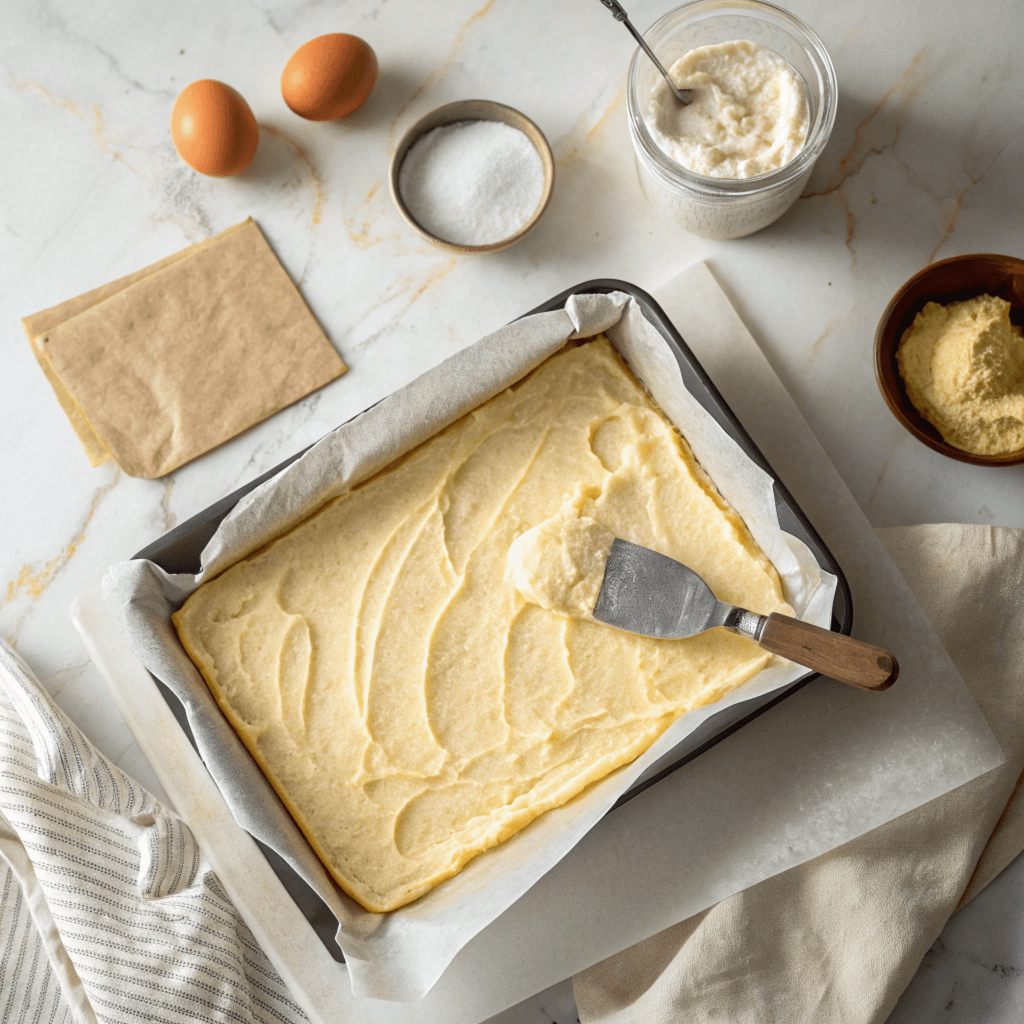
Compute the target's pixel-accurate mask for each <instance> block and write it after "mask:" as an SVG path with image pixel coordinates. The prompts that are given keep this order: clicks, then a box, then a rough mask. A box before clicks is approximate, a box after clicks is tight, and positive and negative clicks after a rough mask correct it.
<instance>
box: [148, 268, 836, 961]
mask: <svg viewBox="0 0 1024 1024" xmlns="http://www.w3.org/2000/svg"><path fill="white" fill-rule="evenodd" d="M607 292H625V293H626V294H628V295H630V296H632V298H633V299H635V300H636V302H637V303H638V304H639V305H640V308H641V309H642V310H643V313H644V315H645V316H646V317H647V319H648V320H649V321H650V323H651V324H652V325H653V326H654V327H655V328H656V329H657V330H658V331H659V333H660V334H661V335H662V336H663V337H664V338H665V340H666V341H667V342H668V344H669V346H670V347H671V349H672V351H673V353H674V354H675V357H676V361H677V362H678V364H679V369H680V372H681V373H682V376H683V381H684V383H685V384H686V387H687V389H688V390H689V392H690V394H692V395H693V397H694V398H695V399H696V400H697V401H698V402H699V403H700V405H702V406H703V407H704V409H705V410H706V411H707V412H708V413H710V415H711V416H712V417H713V418H714V419H715V420H716V421H717V422H718V424H719V426H721V427H722V429H723V430H725V432H726V433H727V434H728V435H729V436H730V437H731V438H732V439H733V440H734V441H735V442H736V443H737V444H738V445H739V446H740V448H742V449H743V451H744V452H745V453H746V454H747V455H748V456H749V457H750V459H751V460H752V461H754V462H755V463H756V464H757V465H758V466H760V467H761V468H762V469H763V470H764V471H765V472H766V473H768V474H769V475H770V476H771V477H772V479H773V480H774V481H775V488H774V491H775V504H776V508H777V509H778V515H779V523H780V525H781V526H782V529H783V530H785V531H786V532H787V533H791V534H793V536H795V537H798V538H799V539H800V540H802V541H803V542H804V543H805V544H806V545H807V546H808V548H810V550H811V552H812V553H813V554H814V557H815V558H816V559H817V561H818V564H819V566H820V567H821V568H822V569H824V570H826V571H827V572H830V573H832V575H833V576H835V577H836V580H837V586H836V593H835V598H834V601H833V605H832V626H831V628H832V629H833V631H835V632H839V633H845V634H847V635H848V634H849V633H850V630H851V628H852V626H853V602H852V599H851V597H850V588H849V585H848V584H847V582H846V578H845V577H844V576H843V572H842V570H841V569H840V567H839V565H838V563H837V562H836V560H835V559H834V558H833V557H832V554H831V552H830V551H829V550H828V548H827V547H826V546H825V542H824V541H823V540H822V539H821V537H820V536H818V533H817V531H816V530H815V529H814V527H813V526H812V525H811V524H810V522H808V520H807V517H806V516H805V515H804V514H803V512H802V511H801V510H800V507H799V506H798V505H797V503H796V502H795V501H794V500H793V498H792V496H791V495H790V493H789V491H788V490H786V487H785V485H784V484H783V482H782V481H781V480H780V478H779V474H778V473H777V472H776V471H775V470H774V469H773V468H772V466H770V465H769V464H768V461H767V460H766V459H765V457H764V456H763V455H762V454H761V452H760V451H759V450H758V448H757V446H756V445H755V444H754V442H753V440H751V438H750V435H749V434H747V432H746V431H745V430H744V429H743V427H742V425H741V424H740V422H739V420H738V419H737V418H736V416H735V415H734V414H733V412H732V410H731V409H730V408H729V406H728V405H727V404H726V403H725V400H724V399H723V398H722V396H721V395H720V394H719V393H718V390H717V388H715V386H714V384H712V382H711V380H710V378H709V377H708V376H707V374H706V373H705V372H704V370H703V368H702V367H701V365H700V363H699V362H698V361H697V359H696V357H695V356H694V354H693V353H692V352H691V351H690V349H689V347H688V346H687V344H686V342H685V341H684V340H683V339H682V337H681V336H680V335H679V332H678V331H677V330H676V329H675V327H673V326H672V324H671V322H670V321H669V319H668V317H666V315H665V313H664V312H663V311H662V309H661V307H660V306H659V305H658V304H657V303H656V302H655V301H654V299H652V298H651V296H650V295H648V294H647V293H646V292H645V291H642V290H641V289H639V288H637V287H636V286H635V285H632V284H629V283H628V282H626V281H616V280H611V279H601V280H595V281H585V282H584V283H583V284H579V285H576V286H575V287H573V288H568V289H566V290H565V291H564V292H562V293H560V294H559V295H556V296H554V298H552V299H549V300H548V301H547V302H545V303H544V304H543V305H540V306H538V307H537V308H536V309H532V310H530V312H529V313H524V314H523V316H531V315H533V314H534V313H546V312H550V311H552V310H556V309H562V308H563V307H564V306H565V303H566V301H567V299H568V298H569V296H570V295H578V294H585V293H607ZM307 450H308V449H303V451H300V452H297V453H296V454H295V455H293V456H291V458H288V459H286V460H285V461H284V462H282V463H280V465H278V466H275V467H274V468H273V469H271V470H268V471H267V472H266V473H264V474H263V475H262V476H259V477H257V478H256V479H255V480H252V481H250V482H249V483H248V484H245V485H244V486H242V487H240V488H239V489H238V490H237V491H234V492H233V493H231V494H229V495H227V496H226V497H224V498H221V499H220V500H219V501H216V502H214V503H213V504H212V505H210V506H209V507H208V508H206V509H204V510H203V511H202V512H199V513H198V514H196V515H194V516H192V518H191V519H188V520H187V521H185V522H184V523H181V524H180V525H179V526H176V527H175V528H174V529H173V530H170V531H169V532H168V533H165V534H164V535H163V536H162V537H159V538H158V539H157V540H155V541H153V543H152V544H149V545H148V546H147V547H145V548H143V549H142V550H141V551H139V552H138V553H137V554H136V555H134V556H133V557H134V558H146V559H149V560H150V561H152V562H155V563H156V564H157V565H159V566H160V567H161V568H162V569H164V570H166V571H167V572H171V573H180V572H188V573H195V572H198V571H199V567H200V555H201V553H202V550H203V548H204V547H205V546H206V543H207V541H208V540H209V539H210V537H212V536H213V534H214V532H215V531H216V529H217V527H218V526H219V525H220V523H221V520H223V519H224V517H225V516H226V515H227V514H228V513H229V512H230V511H231V509H233V508H234V507H235V505H236V504H237V503H238V502H239V501H240V500H241V499H242V498H243V497H244V496H245V495H246V494H248V493H249V492H250V491H251V490H253V489H254V488H256V487H258V486H259V485H260V484H261V483H263V482H264V481H266V480H269V479H270V478H271V477H272V476H274V475H275V474H277V473H279V472H280V471H281V470H282V469H284V468H285V466H287V465H289V464H290V463H292V462H294V461H295V460H296V459H297V458H299V457H300V456H301V455H302V454H303V453H304V452H305V451H307ZM817 678H818V674H817V673H815V672H808V673H807V674H806V675H804V676H801V677H800V678H799V679H797V680H796V681H795V682H793V683H791V684H790V685H789V686H788V687H787V688H785V689H784V690H782V691H775V692H773V693H771V694H768V695H766V696H762V697H755V698H753V699H751V700H749V701H745V702H743V703H740V704H735V705H733V706H731V707H729V708H726V709H725V710H723V711H722V712H721V713H720V714H718V715H714V716H712V717H711V718H709V719H708V720H707V721H705V722H704V723H703V724H702V725H701V726H700V727H699V728H697V729H696V730H694V732H692V733H691V734H690V735H689V736H688V737H687V738H686V739H685V740H684V741H683V743H682V744H680V745H679V746H678V747H676V748H675V749H674V750H673V751H671V752H670V753H668V754H667V755H666V756H665V757H663V758H662V759H661V760H660V761H658V762H656V763H655V764H653V765H652V766H651V767H650V768H649V769H648V770H647V771H646V772H645V773H644V774H643V775H642V776H641V777H640V778H639V779H638V780H637V782H636V783H635V784H634V785H633V787H632V788H631V789H630V790H629V791H628V792H626V793H625V794H623V796H622V797H621V798H620V799H619V800H618V801H617V802H616V803H615V805H614V806H613V807H612V809H611V810H612V811H614V810H615V808H617V807H620V806H622V804H624V803H626V802H627V801H628V800H631V799H632V798H633V797H634V796H636V795H637V794H638V793H642V792H643V791H644V790H645V789H647V788H648V787H649V786H653V785H654V784H655V783H657V782H658V781H659V780H660V779H663V778H664V777H665V776H666V775H668V774H670V773H671V772H674V771H676V770H678V769H679V768H681V767H682V766H683V765H684V764H687V763H688V762H690V761H692V760H693V759H694V758H696V757H699V756H700V755H701V754H702V753H704V752H705V751H706V750H708V749H710V748H711V747H713V746H714V745H715V744H716V743H720V742H721V741H722V740H723V739H725V737H726V736H729V735H730V734H731V733H733V732H735V731H736V730H737V729H741V728H742V727H743V726H744V725H746V724H747V723H748V722H750V721H752V720H753V719H754V718H756V717H757V716H758V715H761V714H763V713H764V712H765V711H767V710H768V709H769V708H771V707H774V706H775V705H776V704H778V703H780V702H781V701H783V700H785V699H786V698H787V697H789V696H792V694H794V693H795V692H796V691H797V690H799V689H800V688H801V687H803V686H806V685H807V684H808V683H810V682H811V681H812V680H814V679H817ZM156 682H157V686H158V687H159V688H160V692H161V694H162V695H163V697H164V700H166V701H167V704H168V705H169V706H170V709H171V711H172V712H173V713H174V716H175V718H176V719H177V721H178V722H179V723H180V725H181V727H182V729H183V730H184V731H185V734H186V735H187V736H188V738H189V741H190V742H191V743H192V745H193V746H195V740H194V739H193V736H192V731H191V729H190V728H189V725H188V719H187V718H186V716H185V709H184V708H183V706H182V705H181V703H180V701H179V700H178V699H177V697H175V696H174V694H173V693H172V692H171V691H170V690H169V689H168V688H167V687H166V686H164V685H163V683H161V682H160V680H156ZM609 813H611V811H609ZM257 842H259V841H258V840H257ZM259 845H260V848H261V849H262V850H263V853H264V855H265V856H266V858H267V860H268V861H269V862H270V865H271V867H272V868H273V869H274V871H275V872H276V874H277V875H278V877H279V878H280V879H281V882H282V884H283V885H284V887H285V888H286V889H287V890H288V893H289V894H290V895H291V897H292V899H294V900H295V902H296V903H297V904H298V906H299V908H300V909H301V910H302V912H303V914H304V915H305V917H306V919H307V920H308V921H309V922H310V925H311V926H312V928H313V929H314V931H315V932H316V933H317V935H318V937H319V938H320V940H321V942H323V944H324V945H325V946H326V947H327V949H328V951H329V952H330V954H331V956H333V957H334V959H335V960H338V961H343V960H344V957H343V956H342V953H341V950H340V949H339V948H338V945H337V943H336V942H335V941H334V936H335V932H336V930H337V921H336V920H335V918H334V915H333V914H332V913H331V911H330V910H329V909H328V908H327V905H326V904H325V903H323V901H322V900H321V899H320V898H319V897H318V896H317V895H316V893H314V892H313V890H312V889H311V888H310V887H309V886H308V885H307V884H306V883H305V882H304V881H303V880H302V879H301V878H300V877H299V876H298V875H297V874H296V873H295V872H294V871H293V870H292V869H291V868H290V867H289V866H288V864H287V863H286V862H285V861H284V860H283V859H282V858H281V857H280V856H279V855H278V854H276V853H275V852H274V851H273V850H271V849H269V848H268V847H267V846H265V845H264V844H263V843H259Z"/></svg>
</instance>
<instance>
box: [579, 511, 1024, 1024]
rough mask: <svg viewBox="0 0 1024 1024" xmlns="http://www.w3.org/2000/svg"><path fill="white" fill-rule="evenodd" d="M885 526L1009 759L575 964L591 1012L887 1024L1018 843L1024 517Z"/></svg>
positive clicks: (646, 1021) (645, 1022) (641, 1019)
mask: <svg viewBox="0 0 1024 1024" xmlns="http://www.w3.org/2000/svg"><path fill="white" fill-rule="evenodd" d="M877 532H878V535H879V537H880V538H881V540H882V543H883V544H884V545H885V548H886V550H887V551H888V552H889V554H890V556H891V557H892V559H893V561H895V563H896V565H897V566H898V567H899V570H900V572H901V573H902V575H903V577H904V579H905V580H906V582H907V583H908V585H909V586H910V588H911V590H913V592H914V596H915V597H916V598H917V599H918V601H919V602H920V603H921V606H922V608H923V609H924V611H925V613H926V614H927V616H928V619H929V621H930V622H931V624H932V626H933V628H934V629H935V631H936V633H937V634H938V635H939V638H940V639H941V640H942V642H943V644H944V646H945V647H946V649H947V651H948V652H949V655H950V657H951V658H952V659H953V662H954V663H955V664H956V667H957V669H958V670H959V671H960V673H961V675H962V676H963V678H964V681H965V682H966V683H967V685H968V687H969V688H970V690H971V693H972V694H973V696H974V698H975V700H976V701H977V702H978V706H979V707H980V708H981V710H982V712H983V714H984V715H985V717H986V719H987V720H988V723H989V725H990V726H991V727H992V730H993V732H994V733H995V734H996V737H997V738H998V740H999V742H1000V744H1001V745H1002V747H1003V750H1004V752H1005V753H1006V761H1005V763H1004V764H1002V765H1000V766H999V767H997V768H995V769H994V770H993V771H991V772H989V773H988V774H986V775H982V776H980V777H978V778H976V779H974V780H972V781H971V782H968V783H967V784H966V785H964V786H961V787H960V788H958V789H954V790H952V791H951V792H949V793H946V794H945V795H943V796H941V797H938V798H937V799H935V800H932V801H931V802H930V803H927V804H924V805H923V806H921V807H919V808H917V809H916V810H913V811H911V812H909V813H908V814H904V815H902V816H901V817H899V818H896V819H894V820H893V821H890V822H888V823H887V824H885V825H883V826H881V827H880V828H876V829H874V830H873V831H871V832H868V833H866V834H865V835H863V836H861V837H860V838H859V839H856V840H854V841H853V842H850V843H847V844H846V845H845V846H841V847H839V848H837V849H835V850H832V851H831V852H829V853H827V854H824V855H823V856H821V857H817V858H815V859H814V860H811V861H808V862H807V863H805V864H802V865H800V866H799V867H795V868H792V869H791V870H789V871H786V872H783V873H782V874H780V875H776V876H775V877H773V878H769V879H767V880H766V881H763V882H761V883H760V884H758V885H755V886H752V887H751V888H749V889H746V890H744V891H743V892H740V893H737V894H736V895H735V896H732V897H730V898H729V899H727V900H723V901H722V902H721V903H719V904H717V905H716V906H714V907H711V908H710V909H709V910H706V911H704V912H702V913H700V914H697V915H695V916H693V917H691V918H689V919H688V920H686V921H682V922H681V923H679V924H678V925H675V926H674V927H672V928H668V929H666V930H665V931H663V932H660V933H659V934H657V935H654V936H652V937H651V938H650V939H647V940H645V941H644V942H640V943H638V944H637V945H635V946H632V947H630V948H629V949H626V950H624V951H623V952H621V953H619V954H617V955H615V956H613V957H609V958H608V959H607V960H605V961H602V962H601V963H599V964H597V965H595V966H594V967H592V968H590V969H589V970H587V971H584V972H583V973H581V974H578V975H577V976H576V977H575V978H574V980H573V988H574V991H575V994H576V1001H577V1005H578V1007H579V1011H580V1019H581V1020H582V1021H583V1022H584V1024H592V1022H597V1021H601V1022H608V1024H611V1022H614V1024H668V1022H676V1021H687V1022H694V1024H698V1022H704V1021H729V1022H730V1024H765V1022H768V1021H786V1022H787V1024H790V1022H791V1024H829V1022H833V1021H835V1022H842V1024H881V1022H882V1021H884V1020H885V1019H886V1018H887V1017H888V1015H889V1014H890V1013H891V1011H892V1009H893V1007H894V1006H895V1004H896V1001H897V999H898V998H899V996H900V994H901V993H902V992H903V990H904V989H905V988H906V986H907V984H908V983H909V982H910V979H911V978H912V977H913V975H914V972H915V971H916V970H917V968H918V965H919V964H920V963H921V960H922V958H923V957H924V955H925V953H926V952H927V951H928V949H929V948H930V947H931V945H932V943H933V942H934V941H935V939H936V938H937V937H938V936H939V933H940V932H941V931H942V928H943V926H944V925H945V923H946V921H947V920H948V918H949V917H950V915H951V914H952V913H954V912H955V911H956V910H958V909H959V908H960V907H962V906H963V905H964V904H965V903H966V902H968V901H969V900H970V899H971V898H972V897H973V896H975V895H976V894H977V893H978V892H980V891H981V889H982V888H984V886H986V885H987V884H988V883H989V882H991V881H992V879H994V878H995V877H996V875H997V874H999V872H1000V871H1002V870H1003V868H1005V867H1006V866H1007V865H1008V864H1009V863H1010V861H1012V860H1013V859H1014V858H1015V857H1016V856H1017V855H1018V854H1020V852H1021V851H1022V849H1024V795H1022V789H1021V782H1022V781H1024V778H1022V776H1021V772H1022V770H1024V606H1022V604H1021V600H1020V595H1021V593H1022V592H1024V530H1011V529H1005V528H1000V527H989V526H962V525H932V526H912V527H897V528H893V529H885V530H879V531H877ZM896 685H897V686H898V685H899V682H897V683H896Z"/></svg>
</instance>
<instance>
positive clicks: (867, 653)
mask: <svg viewBox="0 0 1024 1024" xmlns="http://www.w3.org/2000/svg"><path fill="white" fill-rule="evenodd" d="M757 642H758V643H759V644H760V645H761V646H762V647H763V648H764V649H765V650H766V651H771V652H772V653H773V654H780V655H782V657H783V658H788V659H789V660H790V661H795V662H796V663H797V664H798V665H806V666H807V667H808V668H813V669H814V670H815V671H816V672H821V673H822V675H826V676H830V677H831V678H832V679H838V680H839V682H841V683H849V684H850V685H851V686H859V687H860V688H861V689H862V690H887V689H888V688H889V687H890V686H892V684H893V683H894V682H895V681H896V676H897V675H899V671H900V667H899V665H898V664H897V662H896V659H895V658H894V657H893V656H892V654H890V653H889V651H886V650H884V649H883V648H881V647H874V646H873V645H871V644H866V643H864V642H863V641H862V640H854V639H853V637H852V636H843V635H842V634H841V633H833V632H831V631H830V630H827V629H820V628H819V627H818V626H812V625H811V624H810V623H809V622H800V621H799V619H794V618H791V617H790V616H788V615H779V614H778V613H777V612H774V613H772V614H771V615H769V616H768V620H767V622H765V624H764V626H763V628H762V629H761V635H760V637H759V638H758V641H757Z"/></svg>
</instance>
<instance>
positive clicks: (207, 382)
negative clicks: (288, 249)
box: [22, 219, 345, 478]
mask: <svg viewBox="0 0 1024 1024" xmlns="http://www.w3.org/2000/svg"><path fill="white" fill-rule="evenodd" d="M22 326H23V327H24V329H25V333H26V334H27V335H28V338H29V341H30V342H31V344H32V351H33V354H34V355H35V357H36V360H37V361H38V362H39V365H40V367H41V368H42V370H43V372H44V373H45V374H46V378H47V380H48V381H49V382H50V386H51V387H52V388H53V390H54V393H55V394H56V396H57V400H58V401H59V402H60V404H61V407H62V408H63V409H64V412H65V413H66V414H67V417H68V419H69V420H70V421H71V425H72V427H74V429H75V432H76V433H77V434H78V437H79V440H80V441H81V442H82V446H83V447H84V448H85V451H86V454H87V455H88V456H89V459H90V461H91V462H92V463H93V465H99V464H100V463H101V462H105V461H106V460H107V459H109V458H111V457H113V459H114V460H115V461H116V462H117V464H118V465H119V466H120V467H121V468H122V469H123V470H124V471H125V472H126V473H128V474H129V475H131V476H141V477H146V478H153V477H159V476H163V475H165V474H166V473H169V472H171V471H172V470H174V469H176V468H177V467H178V466H180V465H182V464H183V463H185V462H188V461H189V460H191V459H194V458H196V457H197V456H199V455H202V454H204V453H205V452H207V451H209V450H210V449H211V448H215V447H216V446H217V445H219V444H222V443H223V442H224V441H227V440H228V439H229V438H232V437H234V436H235V435H236V434H238V433H240V432H241V431H243V430H245V429H247V428H248V427H251V426H253V425H254V424H256V423H259V422H260V421H261V420H263V419H266V418H267V417H268V416H271V415H273V414H274V413H275V412H277V411H278V410H279V409H283V408H284V407H285V406H287V405H291V403H292V402H296V401H298V400H299V399H300V398H304V397H305V396H306V395H308V394H309V393H310V392H312V391H315V390H316V389H317V388H319V387H322V386H323V385H324V384H327V383H328V382H329V381H332V380H333V379H334V378H335V377H338V376H340V375H341V374H342V373H344V372H345V364H344V363H343V362H342V360H341V357H340V356H339V355H338V353H337V352H335V350H334V349H333V347H332V346H331V343H330V342H329V341H328V340H327V338H326V337H325V335H324V333H323V331H322V330H321V329H320V325H319V324H318V323H317V322H316V320H315V319H314V317H313V314H312V313H311V312H310V311H309V309H308V307H307V306H306V304H305V302H304V301H303V299H302V296H301V295H300V294H299V292H298V289H297V288H296V287H295V285H294V284H293V283H292V281H291V278H289V276H288V273H287V272H286V271H285V269H284V267H283V266H282V265H281V263H280V262H279V261H278V259H277V257H276V256H275V255H274V253H273V251H272V250H271V248H270V246H269V245H268V244H267V241H266V239H265V238H264V237H263V235H262V233H261V232H260V229H259V228H258V227H257V226H256V224H255V222H254V221H252V220H251V219H250V220H246V221H244V222H243V223H241V224H236V225H235V226H234V227H231V228H228V229H227V231H223V232H221V233H220V234H219V235H216V236H215V237H213V238H209V239H207V240H206V241H204V242H200V243H199V244H198V245H194V246H190V247H189V248H188V249H184V250H182V251H181V252H178V253H174V254H173V255H172V256H168V257H167V258H166V259H163V260H161V261H160V262H158V263H155V264H153V265H152V266H150V267H146V268H145V269H143V270H140V271H137V272H136V273H134V274H129V275H128V276H127V277H123V278H120V279H119V280H117V281H113V282H111V283H110V284H106V285H103V286H102V287H100V288H96V289H94V290H93V291H91V292H86V293H85V294H84V295H79V296H76V297H75V298H73V299H69V300H68V301H66V302H62V303H61V304H60V305H58V306H54V307H53V308H51V309H47V310H43V311H42V312H41V313H35V314H34V315H32V316H28V317H25V318H24V320H22Z"/></svg>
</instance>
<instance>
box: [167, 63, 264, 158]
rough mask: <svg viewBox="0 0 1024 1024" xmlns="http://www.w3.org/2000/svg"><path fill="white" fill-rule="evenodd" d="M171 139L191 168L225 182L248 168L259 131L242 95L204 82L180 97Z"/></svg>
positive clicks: (228, 86) (179, 94)
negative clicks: (231, 175) (224, 179)
mask: <svg viewBox="0 0 1024 1024" xmlns="http://www.w3.org/2000/svg"><path fill="white" fill-rule="evenodd" d="M171 138H172V139H173V140H174V148H175V149H176V150H177V151H178V154H179V155H180V156H181V159H182V160H184V161H185V163H187V164H188V165H189V166H190V167H194V168H195V169H196V170H197V171H199V172H200V173H201V174H209V175H212V176H213V177H216V178H225V177H227V176H228V175H230V174H238V173H239V172H240V171H244V170H245V169H246V167H248V166H249V161H250V160H252V157H253V154H254V153H255V152H256V146H257V145H258V144H259V141H260V128H259V125H258V124H257V123H256V118H255V117H253V114H252V111H251V110H250V109H249V104H248V103H246V102H245V100H244V99H243V98H242V95H241V93H238V92H236V91H235V90H234V89H232V88H231V86H230V85H225V84H224V83H223V82H217V81H215V80H214V79H212V78H201V79H199V81H198V82H193V83H192V84H191V85H186V86H185V88H184V89H182V90H181V92H180V93H178V98H177V99H176V100H175V101H174V109H173V110H172V111H171Z"/></svg>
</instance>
